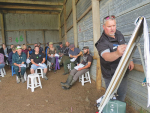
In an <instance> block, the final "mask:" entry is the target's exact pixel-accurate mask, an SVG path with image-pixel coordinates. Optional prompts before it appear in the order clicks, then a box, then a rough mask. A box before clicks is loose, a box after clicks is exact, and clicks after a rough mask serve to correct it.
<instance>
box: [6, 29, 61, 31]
mask: <svg viewBox="0 0 150 113" xmlns="http://www.w3.org/2000/svg"><path fill="white" fill-rule="evenodd" d="M24 30H25V31H59V29H19V30H5V31H7V32H14V31H24Z"/></svg>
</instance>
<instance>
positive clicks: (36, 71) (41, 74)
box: [35, 67, 44, 78]
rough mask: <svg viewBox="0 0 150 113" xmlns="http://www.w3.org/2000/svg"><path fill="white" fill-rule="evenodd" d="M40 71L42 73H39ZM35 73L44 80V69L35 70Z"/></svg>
mask: <svg viewBox="0 0 150 113" xmlns="http://www.w3.org/2000/svg"><path fill="white" fill-rule="evenodd" d="M38 70H40V71H41V72H40V73H38ZM35 73H36V74H38V75H39V76H41V77H42V78H44V74H43V69H42V68H40V67H39V68H37V69H36V70H35Z"/></svg>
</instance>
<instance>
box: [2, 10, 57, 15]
mask: <svg viewBox="0 0 150 113" xmlns="http://www.w3.org/2000/svg"><path fill="white" fill-rule="evenodd" d="M2 12H3V13H15V14H51V15H58V14H59V12H49V11H19V10H17V11H12V10H2Z"/></svg>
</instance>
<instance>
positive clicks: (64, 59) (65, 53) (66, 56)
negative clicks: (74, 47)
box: [59, 42, 70, 65]
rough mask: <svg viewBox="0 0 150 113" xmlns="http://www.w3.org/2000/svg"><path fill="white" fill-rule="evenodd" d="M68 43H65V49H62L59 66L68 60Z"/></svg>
mask: <svg viewBox="0 0 150 113" xmlns="http://www.w3.org/2000/svg"><path fill="white" fill-rule="evenodd" d="M69 45H70V44H69V42H66V47H65V49H64V51H63V56H62V58H61V62H60V63H59V64H60V65H62V64H63V63H64V62H65V61H66V60H67V59H69V54H68V52H69Z"/></svg>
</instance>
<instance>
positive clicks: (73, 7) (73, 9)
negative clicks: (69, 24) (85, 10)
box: [72, 0, 78, 47]
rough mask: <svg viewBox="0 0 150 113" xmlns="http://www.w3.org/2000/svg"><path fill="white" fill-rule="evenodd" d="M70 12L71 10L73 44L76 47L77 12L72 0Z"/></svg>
mask: <svg viewBox="0 0 150 113" xmlns="http://www.w3.org/2000/svg"><path fill="white" fill-rule="evenodd" d="M72 12H73V33H74V45H75V47H78V35H77V20H76V18H77V13H76V3H75V0H72Z"/></svg>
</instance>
